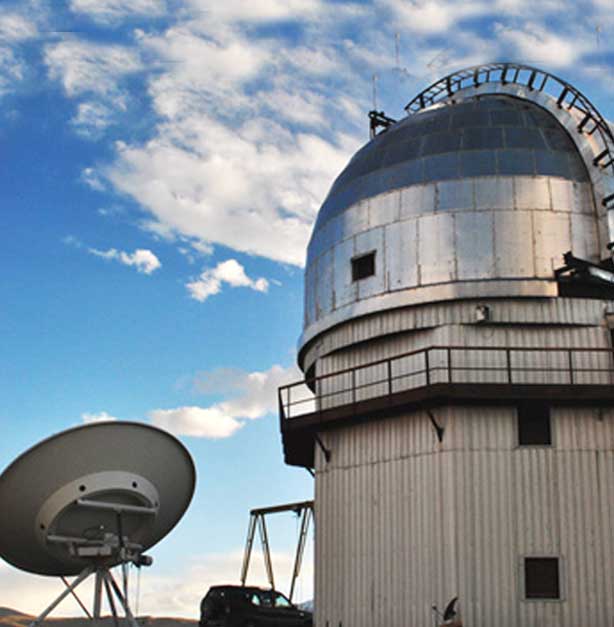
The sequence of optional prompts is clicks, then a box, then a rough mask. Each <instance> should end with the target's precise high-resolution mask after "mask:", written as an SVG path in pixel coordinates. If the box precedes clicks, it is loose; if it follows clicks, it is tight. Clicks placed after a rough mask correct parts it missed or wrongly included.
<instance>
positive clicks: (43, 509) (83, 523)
mask: <svg viewBox="0 0 614 627" xmlns="http://www.w3.org/2000/svg"><path fill="white" fill-rule="evenodd" d="M194 484H195V471H194V464H193V462H192V459H191V457H190V455H189V453H188V451H187V450H186V449H185V448H184V446H183V445H182V444H181V443H180V442H179V441H178V440H177V439H175V438H174V437H173V436H171V435H170V434H168V433H166V432H164V431H161V430H159V429H156V428H154V427H152V426H150V425H145V424H141V423H130V422H108V423H95V424H91V425H85V426H83V427H77V428H76V429H70V430H68V431H64V432H62V433H60V434H58V435H55V436H53V437H51V438H49V439H47V440H44V441H43V442H41V443H39V444H37V445H36V446H34V447H33V448H31V449H30V450H29V451H27V452H26V453H24V454H23V455H21V456H20V457H18V458H17V459H16V460H15V461H14V462H13V463H12V464H11V465H10V466H9V467H8V468H7V469H6V470H5V472H4V473H3V474H2V475H1V476H0V503H2V504H3V506H4V509H5V510H6V512H7V513H8V515H7V516H4V517H3V519H2V520H0V556H2V557H3V558H4V559H5V560H7V561H8V562H10V563H11V564H13V565H14V566H16V567H17V568H20V569H22V570H26V571H28V572H33V573H37V574H42V575H54V576H60V577H61V578H62V580H63V581H64V582H65V584H66V589H65V590H64V591H63V592H62V593H61V594H60V595H58V597H57V598H55V599H54V600H53V602H52V603H51V604H50V605H49V606H48V607H47V608H46V609H45V610H44V611H43V612H42V613H41V614H40V615H39V616H38V617H37V618H36V619H35V620H34V621H33V622H32V623H31V626H32V627H35V626H36V625H38V624H40V623H41V622H42V621H43V620H44V619H45V618H46V617H47V616H48V615H49V614H50V613H51V612H52V611H53V610H54V609H55V608H56V607H57V606H58V605H59V604H60V603H61V602H62V601H63V600H64V599H65V598H66V597H67V596H68V595H73V596H74V597H75V598H76V599H77V601H78V602H79V604H80V605H81V607H82V608H83V609H84V611H86V613H87V614H88V616H89V617H90V618H93V619H98V618H100V612H101V608H102V601H103V596H105V595H106V599H107V601H108V604H109V608H110V610H111V612H112V614H113V617H114V619H115V621H116V623H117V618H118V614H117V605H116V602H117V603H118V604H119V606H120V608H121V609H122V610H123V612H124V614H125V616H126V619H127V621H128V623H129V624H130V625H131V627H138V624H137V622H136V620H135V618H134V616H133V614H132V611H131V610H130V606H129V603H128V565H129V564H134V565H136V566H137V567H141V566H150V565H151V564H152V562H153V560H152V558H151V557H150V556H148V555H146V554H145V551H146V550H147V549H149V548H150V547H151V546H153V545H154V544H156V543H157V542H158V541H159V540H161V539H162V538H163V537H164V536H165V535H166V534H167V533H168V532H169V531H170V530H171V529H172V528H173V527H174V526H175V525H176V524H177V522H178V521H179V519H180V518H181V517H182V515H183V514H184V512H185V510H186V509H187V507H188V505H189V502H190V500H191V498H192V495H193V492H194ZM116 566H119V567H121V571H122V585H121V586H120V585H119V584H118V583H117V581H116V579H115V578H114V576H113V574H112V572H111V569H112V568H114V567H116ZM67 575H76V578H75V579H74V581H73V582H72V583H70V584H69V583H68V582H67V580H66V579H65V577H66V576H67ZM90 577H94V600H93V612H92V613H91V614H90V612H88V611H87V609H86V608H85V606H84V604H83V603H82V602H81V601H80V600H79V598H78V597H77V595H76V592H75V590H76V589H77V588H78V587H79V586H80V585H81V584H82V583H83V582H84V581H86V580H87V579H88V578H90Z"/></svg>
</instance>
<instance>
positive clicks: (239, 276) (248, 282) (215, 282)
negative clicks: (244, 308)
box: [186, 259, 269, 303]
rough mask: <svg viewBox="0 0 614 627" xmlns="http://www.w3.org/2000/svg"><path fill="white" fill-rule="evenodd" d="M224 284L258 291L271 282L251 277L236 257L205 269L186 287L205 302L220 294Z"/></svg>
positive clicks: (266, 288)
mask: <svg viewBox="0 0 614 627" xmlns="http://www.w3.org/2000/svg"><path fill="white" fill-rule="evenodd" d="M224 284H226V285H229V286H230V287H248V288H250V289H252V290H255V291H256V292H266V291H268V289H269V282H268V281H267V280H266V279H265V278H262V277H260V278H259V279H250V278H249V277H248V276H247V274H245V269H244V268H243V266H242V265H241V264H240V263H239V262H238V261H237V260H236V259H227V260H226V261H221V262H220V263H218V264H217V266H215V268H210V269H208V270H204V271H203V272H202V273H201V274H200V276H199V277H198V278H197V279H196V280H194V281H191V282H189V283H187V284H186V288H187V290H188V292H189V293H190V296H191V297H192V298H193V299H194V300H197V301H199V302H201V303H203V302H205V301H206V300H207V298H209V297H210V296H213V295H215V294H219V293H220V292H221V291H222V286H223V285H224Z"/></svg>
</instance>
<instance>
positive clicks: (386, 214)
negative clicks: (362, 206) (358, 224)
mask: <svg viewBox="0 0 614 627" xmlns="http://www.w3.org/2000/svg"><path fill="white" fill-rule="evenodd" d="M400 210H401V192H400V190H394V191H392V192H389V193H387V194H380V195H378V196H374V197H373V198H370V199H369V226H370V227H371V228H373V227H376V226H383V225H385V224H391V223H394V222H398V221H399V218H400Z"/></svg>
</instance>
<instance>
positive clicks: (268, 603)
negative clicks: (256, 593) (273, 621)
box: [260, 592, 273, 607]
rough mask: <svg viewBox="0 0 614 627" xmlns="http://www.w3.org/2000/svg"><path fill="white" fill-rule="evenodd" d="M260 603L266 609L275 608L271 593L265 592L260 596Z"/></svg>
mask: <svg viewBox="0 0 614 627" xmlns="http://www.w3.org/2000/svg"><path fill="white" fill-rule="evenodd" d="M260 601H261V602H262V605H263V606H264V607H273V596H272V595H271V593H270V592H263V593H262V594H261V595H260Z"/></svg>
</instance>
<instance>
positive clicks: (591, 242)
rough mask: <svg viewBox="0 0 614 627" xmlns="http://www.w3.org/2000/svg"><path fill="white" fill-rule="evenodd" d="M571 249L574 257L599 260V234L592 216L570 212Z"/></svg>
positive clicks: (593, 260)
mask: <svg viewBox="0 0 614 627" xmlns="http://www.w3.org/2000/svg"><path fill="white" fill-rule="evenodd" d="M571 250H572V252H573V254H574V255H575V256H576V257H580V258H581V259H588V260H589V261H592V262H593V263H597V262H599V261H600V259H599V256H600V252H599V251H600V248H599V236H598V232H597V225H596V224H595V220H594V219H593V217H592V216H587V215H583V214H580V213H572V214H571Z"/></svg>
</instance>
